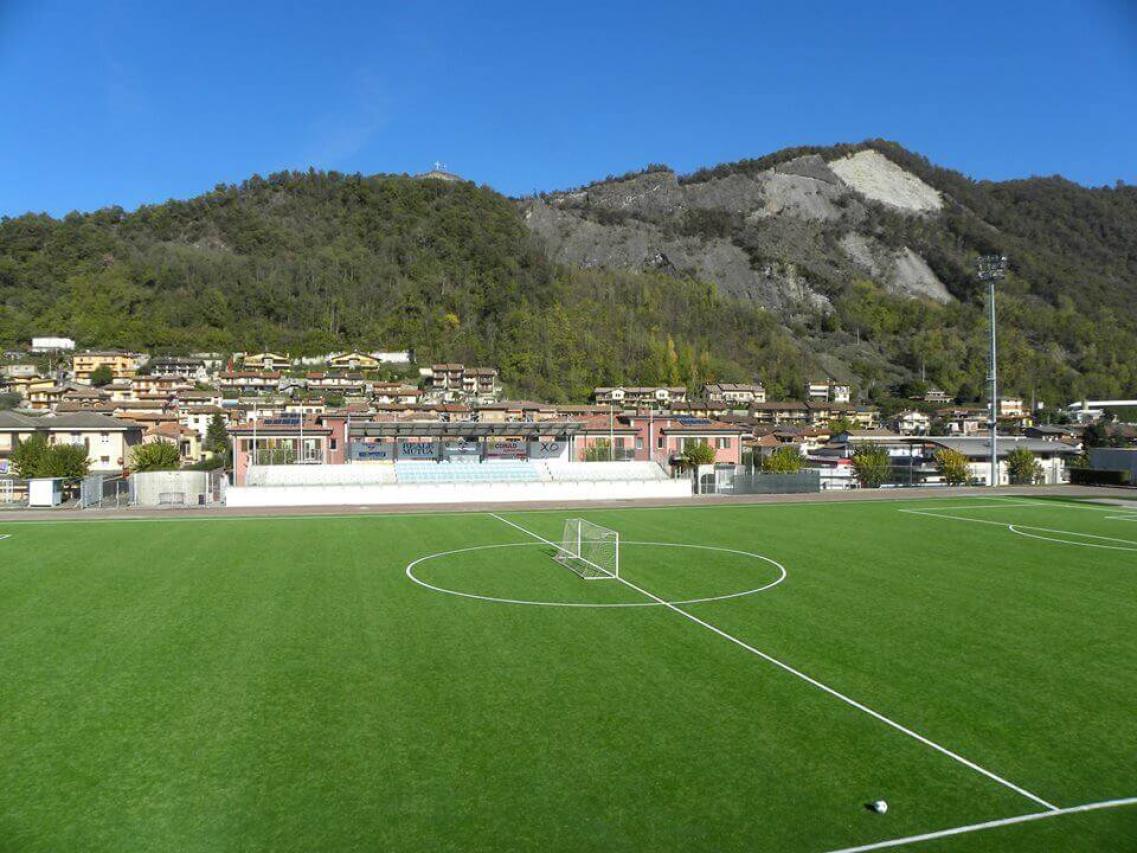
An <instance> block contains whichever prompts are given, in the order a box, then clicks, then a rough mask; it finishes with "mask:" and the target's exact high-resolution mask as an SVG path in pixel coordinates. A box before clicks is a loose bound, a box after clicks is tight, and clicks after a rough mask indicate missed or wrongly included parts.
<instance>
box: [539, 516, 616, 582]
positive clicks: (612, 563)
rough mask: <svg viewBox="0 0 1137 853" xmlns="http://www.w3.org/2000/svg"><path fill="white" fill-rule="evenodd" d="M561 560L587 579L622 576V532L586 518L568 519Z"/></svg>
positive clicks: (570, 569)
mask: <svg viewBox="0 0 1137 853" xmlns="http://www.w3.org/2000/svg"><path fill="white" fill-rule="evenodd" d="M554 559H556V561H557V562H558V563H560V564H561V565H562V566H564V567H565V568H566V569H568V570H569V571H570V572H574V573H575V574H577V575H580V577H582V578H584V579H585V580H589V581H594V580H612V579H615V578H618V577H620V534H619V533H617V532H616V531H615V530H610V529H609V528H607V527H601V526H600V525H599V524H593V523H592V522H591V521H585V520H584V519H583V518H569V519H565V531H564V536H563V538H562V540H561V547H560V550H559V551H557V555H556V557H555V558H554Z"/></svg>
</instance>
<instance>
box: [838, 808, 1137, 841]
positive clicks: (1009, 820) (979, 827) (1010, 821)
mask: <svg viewBox="0 0 1137 853" xmlns="http://www.w3.org/2000/svg"><path fill="white" fill-rule="evenodd" d="M1122 806H1137V797H1125V798H1123V799H1119V800H1102V801H1101V802H1097V803H1083V804H1082V805H1080V806H1070V807H1069V808H1065V809H1055V810H1053V811H1045V812H1031V813H1030V814H1024V815H1018V816H1016V817H1005V818H1000V819H999V820H988V821H984V822H983V823H969V824H966V825H965V826H953V827H952V828H951V829H940V830H937V831H935V832H925V833H923V834H921V835H907V836H905V837H903V838H890V839H889V840H888V841H876V842H873V843H872V844H862V845H860V846H859V847H842V848H840V849H839V850H830V851H829V853H866V851H869V850H885V849H887V848H889V847H903V846H904V845H906V844H918V843H919V842H921V841H935V840H936V839H937V838H950V837H952V836H953V835H965V834H967V833H969V832H982V831H983V830H985V829H998V828H999V827H1000V826H1013V825H1015V824H1017V823H1030V822H1031V821H1036V820H1045V819H1047V818H1051V817H1061V816H1062V815H1068V814H1079V813H1082V812H1096V811H1100V810H1101V809H1116V808H1121V807H1122Z"/></svg>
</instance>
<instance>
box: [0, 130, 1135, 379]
mask: <svg viewBox="0 0 1137 853" xmlns="http://www.w3.org/2000/svg"><path fill="white" fill-rule="evenodd" d="M857 158H860V159H859V160H858V159H857ZM846 160H848V161H849V162H848V163H845V161H846ZM881 160H883V161H885V163H887V165H881V162H880V161H881ZM835 162H837V163H838V166H837V169H836V171H835V170H834V165H833V164H834V163H835ZM850 164H853V165H855V166H856V167H857V169H860V167H861V166H862V165H866V164H867V166H866V168H868V173H869V174H868V178H869V179H871V180H869V183H867V184H866V183H864V180H862V183H861V188H860V189H858V188H857V186H856V185H857V181H858V180H861V179H859V178H857V177H856V175H855V174H853V172H855V171H856V169H853V171H852V172H850V168H851V167H850ZM873 164H875V165H873ZM869 167H871V168H869ZM874 169H875V171H874ZM842 170H844V171H845V172H846V175H845V176H844V177H842V176H841V175H840V174H839V173H840V172H841V171H842ZM882 170H883V171H882ZM898 173H903V176H898ZM882 175H883V176H884V177H882ZM888 175H891V176H892V177H891V178H888V177H887V176H888ZM874 176H875V177H874ZM862 177H863V176H862ZM886 178H887V179H886ZM878 179H879V180H878ZM893 179H895V181H899V182H900V184H901V185H905V186H910V188H912V189H913V194H912V195H911V199H912V204H910V205H909V207H910V208H911V207H912V205H915V207H914V208H913V209H905V207H904V206H903V205H899V206H897V205H891V206H890V205H889V204H887V203H885V202H883V201H881V200H880V198H879V197H878V198H876V199H874V198H871V197H870V195H872V193H873V190H872V186H873V181H874V180H875V181H877V184H878V185H879V186H883V187H885V189H887V186H889V183H888V182H889V181H890V180H893ZM882 181H883V183H881V182H882ZM924 188H927V189H924ZM630 190H634V191H635V192H630ZM882 191H883V190H882ZM866 192H867V193H868V194H866ZM929 193H934V194H935V195H930V194H929ZM878 195H879V193H878ZM937 198H938V199H939V200H940V204H939V205H938V207H937V205H936V204H934V203H933V202H934V199H937ZM885 201H887V199H885ZM1135 235H1137V189H1135V188H1131V187H1125V186H1119V187H1116V188H1112V189H1111V188H1102V189H1086V188H1083V187H1080V186H1079V185H1076V184H1073V183H1072V182H1067V181H1064V180H1061V179H1053V178H1045V179H1026V180H1023V181H1016V182H977V181H972V180H971V179H969V178H966V177H965V176H963V175H960V174H959V173H956V172H951V171H950V170H946V169H942V168H940V167H937V166H935V165H933V164H931V163H930V162H929V161H927V160H926V158H922V157H920V156H919V155H916V154H913V153H911V152H908V151H906V150H904V149H903V148H901V147H900V146H898V145H896V144H895V143H890V142H886V141H883V140H869V141H866V142H863V143H857V144H852V145H839V146H828V147H821V146H811V147H803V148H795V149H786V150H784V151H780V152H775V153H773V154H771V155H767V156H766V157H762V158H757V159H755V160H743V161H737V162H735V163H728V164H720V165H719V166H715V167H712V168H709V169H702V170H698V171H696V172H693V173H691V174H689V175H677V174H675V173H674V172H671V171H670V170H667V171H666V172H664V170H663V168H662V167H659V166H653V167H650V168H648V169H645V170H643V171H641V172H638V173H634V174H629V175H625V176H620V177H619V178H611V179H605V180H602V181H597V182H594V183H592V184H589V185H587V186H586V187H582V188H577V189H575V190H568V191H560V192H558V193H544V194H538V195H535V196H530V197H525V198H520V199H508V198H506V197H504V196H501V195H500V194H498V193H496V192H494V191H493V190H491V189H489V188H487V187H477V186H475V185H474V184H473V183H471V182H468V181H462V182H442V181H434V180H430V179H428V178H411V177H407V176H391V175H378V176H362V175H344V174H340V173H336V172H318V171H316V170H309V171H308V172H285V173H277V174H275V175H270V176H268V177H267V178H262V177H259V176H254V177H253V178H250V179H249V180H247V181H245V182H243V183H242V184H240V185H236V186H233V185H219V186H218V187H217V188H215V189H214V191H212V192H210V193H205V194H203V195H201V196H198V197H195V198H193V199H189V200H185V201H169V202H165V203H163V204H157V205H146V206H143V207H141V208H139V209H138V210H136V211H133V212H129V213H128V212H125V211H122V210H121V209H117V208H107V209H103V210H100V211H96V212H94V213H90V214H69V215H68V216H65V217H63V218H62V219H53V218H51V217H47V216H42V215H34V214H28V215H25V216H22V217H16V218H11V217H5V218H2V219H0V341H3V342H4V343H6V344H9V345H15V344H18V343H20V342H21V341H26V340H27V339H28V338H29V337H30V336H31V335H32V334H40V333H46V332H52V333H60V334H70V335H71V336H73V337H76V338H77V339H79V340H80V342H81V343H84V344H90V345H96V346H116V345H117V346H132V347H139V348H146V349H150V350H155V351H163V350H165V351H177V350H186V349H202V348H211V349H221V350H227V349H246V348H251V347H259V346H271V347H283V348H288V349H292V350H293V351H296V352H305V353H307V352H317V351H327V350H329V349H335V348H337V347H340V346H345V347H346V346H352V345H355V344H369V345H374V346H378V345H383V346H400V347H402V346H410V347H414V348H415V349H416V351H418V352H419V353H420V354H421V355H422V356H423V357H424V358H437V359H438V360H466V361H470V362H477V363H493V364H498V365H499V366H500V367H501V368H502V373H503V377H504V378H505V379H506V381H507V383H508V384H509V385H510V387H511V388H512V389H514V390H515V391H517V392H518V393H523V394H527V395H533V396H544V397H547V398H549V399H554V400H556V399H566V398H572V399H578V398H580V397H581V396H584V395H587V393H588V390H589V389H590V388H591V386H592V385H598V384H614V383H618V382H642V383H650V382H655V381H661V382H667V383H668V384H679V383H683V384H691V385H692V386H695V385H697V384H698V383H699V382H700V381H703V380H713V379H721V380H723V381H750V380H751V379H753V378H754V377H755V376H759V377H761V378H763V379H764V380H765V381H766V382H767V384H768V385H770V386H771V388H772V389H773V390H774V391H775V393H778V392H780V393H785V394H794V393H798V389H799V387H800V384H801V383H802V382H803V381H804V379H805V378H808V377H809V376H810V375H812V374H816V373H831V374H835V375H838V377H839V378H842V379H848V380H851V381H853V382H855V383H856V385H857V387H858V388H859V389H860V392H861V394H862V395H864V396H867V397H878V396H881V395H887V394H890V393H900V392H901V391H902V390H903V388H904V386H905V385H910V384H911V383H912V382H913V381H914V379H915V378H916V377H918V376H926V377H927V378H928V380H929V381H930V382H933V383H936V384H938V385H941V386H943V387H944V388H945V389H946V390H948V391H949V392H950V393H953V394H958V395H959V396H960V397H961V398H963V399H972V398H974V397H976V396H978V394H980V393H981V390H982V383H983V375H984V373H985V368H984V364H983V362H984V350H985V331H984V328H983V312H982V301H981V297H982V293H981V291H980V289H979V288H978V287H977V285H976V282H975V281H974V277H973V275H972V269H973V266H972V265H973V261H974V257H975V256H976V255H977V254H980V253H988V252H992V251H1000V252H1005V253H1007V254H1009V255H1010V257H1011V263H1012V271H1011V275H1010V276H1009V277H1008V280H1007V282H1006V283H1005V284H1004V285H1003V287H1002V296H1001V312H1002V313H1001V324H1002V326H1003V328H1001V331H1002V333H1003V337H1004V353H1005V356H1004V376H1005V378H1006V381H1007V387H1008V388H1009V389H1012V390H1017V391H1018V393H1022V394H1028V393H1032V392H1033V393H1036V394H1037V395H1038V396H1039V397H1040V398H1043V399H1047V400H1058V399H1060V398H1066V397H1078V396H1081V395H1083V394H1091V395H1109V396H1112V395H1115V394H1116V393H1119V392H1121V391H1122V390H1123V389H1130V390H1131V389H1132V386H1133V384H1134V381H1135V380H1137V375H1135V374H1134V370H1135V369H1137V368H1135V367H1132V366H1131V365H1135V364H1137V318H1135V317H1134V312H1133V308H1132V306H1133V305H1134V304H1137V303H1134V301H1133V299H1134V298H1135V297H1137V242H1135V241H1137V236H1135ZM673 380H674V381H673Z"/></svg>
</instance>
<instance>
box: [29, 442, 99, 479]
mask: <svg viewBox="0 0 1137 853" xmlns="http://www.w3.org/2000/svg"><path fill="white" fill-rule="evenodd" d="M90 467H91V462H90V460H89V459H88V458H87V448H86V446H85V445H82V444H53V445H52V446H51V447H49V448H48V449H47V452H46V453H45V454H44V455H43V457H42V459H41V460H40V469H39V473H38V474H36V476H37V477H63V478H64V479H65V480H81V479H82V478H84V477H86V476H87V473H88V471H89V470H90Z"/></svg>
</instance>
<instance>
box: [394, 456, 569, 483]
mask: <svg viewBox="0 0 1137 853" xmlns="http://www.w3.org/2000/svg"><path fill="white" fill-rule="evenodd" d="M544 473H545V472H544V471H542V470H541V468H540V467H538V466H537V465H534V464H533V463H532V462H521V461H516V462H514V461H501V462H483V463H482V464H480V465H471V464H469V463H463V462H459V463H453V462H410V461H407V462H396V463H395V479H396V481H397V482H399V483H537V482H540V481H541V480H544V479H547V476H542V475H543V474H544Z"/></svg>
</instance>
